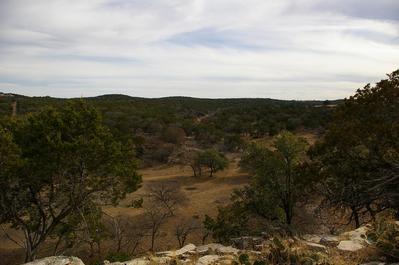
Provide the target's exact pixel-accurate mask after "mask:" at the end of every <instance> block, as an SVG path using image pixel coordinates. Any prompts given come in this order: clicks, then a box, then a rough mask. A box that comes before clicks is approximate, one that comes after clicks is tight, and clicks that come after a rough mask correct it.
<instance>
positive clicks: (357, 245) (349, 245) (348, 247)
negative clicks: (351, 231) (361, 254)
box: [337, 240, 364, 252]
mask: <svg viewBox="0 0 399 265" xmlns="http://www.w3.org/2000/svg"><path fill="white" fill-rule="evenodd" d="M337 248H338V249H340V250H345V251H352V252H354V251H358V250H360V249H362V248H364V245H363V244H362V243H361V242H359V241H352V240H343V241H341V242H339V244H338V246H337Z"/></svg>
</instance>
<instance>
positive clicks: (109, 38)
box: [0, 0, 399, 99]
mask: <svg viewBox="0 0 399 265" xmlns="http://www.w3.org/2000/svg"><path fill="white" fill-rule="evenodd" d="M397 68H399V0H331V1H329V0H0V91H3V92H12V93H19V94H25V95H36V96H45V95H49V96H56V97H80V96H94V95H100V94H111V93H122V94H127V95H132V96H142V97H164V96H194V97H211V98H220V97H269V98H279V99H336V98H343V97H347V96H349V95H351V94H353V93H354V91H355V90H356V89H357V88H359V87H363V86H364V85H365V84H366V83H369V82H370V83H373V82H376V81H378V80H380V79H382V78H384V77H385V74H386V73H390V72H392V71H394V70H396V69H397Z"/></svg>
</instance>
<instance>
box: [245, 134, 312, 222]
mask: <svg viewBox="0 0 399 265" xmlns="http://www.w3.org/2000/svg"><path fill="white" fill-rule="evenodd" d="M307 146H308V144H307V142H306V141H305V140H304V139H303V138H300V137H297V136H295V135H294V134H292V133H290V132H287V131H283V132H282V133H280V134H279V135H278V136H277V137H276V138H275V141H274V144H273V148H265V147H259V146H256V145H252V146H250V149H249V150H248V151H247V152H246V153H245V156H244V157H243V162H242V164H243V165H244V166H246V167H247V168H249V169H250V170H251V171H252V172H254V173H255V178H254V181H253V183H252V188H253V189H255V190H257V189H263V190H264V191H266V194H268V200H272V201H275V202H276V203H277V205H278V206H279V208H280V209H282V210H283V211H284V214H285V222H286V223H287V224H291V223H292V218H293V215H294V206H295V203H296V202H297V200H298V198H299V197H300V196H301V195H302V194H303V191H304V188H305V185H306V184H309V183H306V180H305V177H304V175H303V174H302V170H301V168H302V167H301V166H302V164H303V163H304V161H305V153H306V150H307ZM257 204H260V205H262V204H263V205H269V204H268V203H265V202H263V203H261V202H257Z"/></svg>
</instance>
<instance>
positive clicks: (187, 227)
mask: <svg viewBox="0 0 399 265" xmlns="http://www.w3.org/2000/svg"><path fill="white" fill-rule="evenodd" d="M199 228H200V225H199V224H198V221H197V220H196V219H191V220H187V219H182V220H180V221H179V222H178V223H176V226H175V236H176V239H177V241H178V242H179V247H183V246H184V244H185V242H186V240H187V237H188V236H189V235H190V234H191V233H192V232H194V231H195V230H197V229H199Z"/></svg>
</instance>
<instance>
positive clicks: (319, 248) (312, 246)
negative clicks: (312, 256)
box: [304, 241, 327, 250]
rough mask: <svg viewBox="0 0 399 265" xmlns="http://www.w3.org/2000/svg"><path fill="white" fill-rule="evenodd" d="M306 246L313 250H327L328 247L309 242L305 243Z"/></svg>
mask: <svg viewBox="0 0 399 265" xmlns="http://www.w3.org/2000/svg"><path fill="white" fill-rule="evenodd" d="M304 243H305V245H307V246H308V247H310V248H313V249H315V250H326V249H327V248H326V246H323V245H320V244H317V243H313V242H308V241H304Z"/></svg>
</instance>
